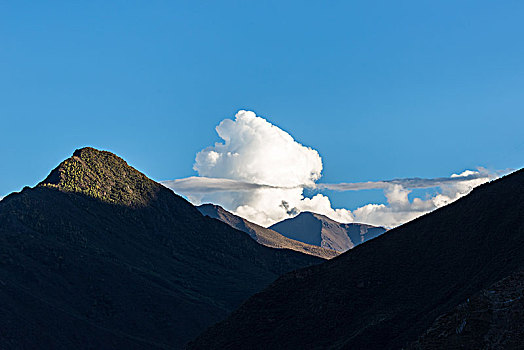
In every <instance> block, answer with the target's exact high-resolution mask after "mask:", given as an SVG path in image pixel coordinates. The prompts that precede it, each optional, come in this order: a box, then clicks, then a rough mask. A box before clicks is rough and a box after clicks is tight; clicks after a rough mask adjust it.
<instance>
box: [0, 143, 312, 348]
mask: <svg viewBox="0 0 524 350" xmlns="http://www.w3.org/2000/svg"><path fill="white" fill-rule="evenodd" d="M321 261H322V260H321V259H318V258H316V257H312V256H308V255H304V254H300V253H297V252H293V251H289V250H275V249H270V248H267V247H263V246H261V245H259V244H258V243H256V242H254V241H253V240H252V239H251V238H249V237H247V235H246V234H245V233H243V232H240V231H238V230H235V229H233V228H231V227H229V226H228V225H226V224H224V223H222V222H220V221H218V220H215V219H211V218H208V217H204V216H202V215H201V214H200V212H199V211H198V210H196V209H195V208H194V207H193V206H192V205H191V204H189V203H188V202H187V201H186V200H184V199H182V198H181V197H179V196H177V195H175V194H174V193H173V192H172V191H171V190H169V189H167V188H165V187H163V186H162V185H160V184H158V183H156V182H154V181H152V180H150V179H148V178H147V177H146V176H145V175H143V174H142V173H140V172H138V171H137V170H135V169H133V168H132V167H130V166H129V165H127V163H126V162H125V161H124V160H122V159H121V158H119V157H117V156H115V155H114V154H112V153H109V152H104V151H98V150H95V149H92V148H83V149H80V150H77V151H75V153H74V155H73V156H72V157H71V158H69V159H67V160H65V161H64V162H62V163H61V164H60V165H59V166H58V167H57V168H56V169H55V170H53V171H52V172H51V174H50V175H49V176H48V177H47V178H46V179H45V180H44V181H43V182H42V183H40V184H39V185H38V186H36V187H35V188H27V187H26V188H24V190H23V191H22V192H20V193H13V194H11V195H9V196H7V197H6V198H4V199H3V200H2V201H1V202H0V348H2V349H21V348H52V349H72V348H80V349H84V348H91V349H174V348H175V349H176V348H181V347H182V346H183V344H184V343H185V342H186V341H188V340H189V339H191V338H192V337H194V336H196V335H197V334H198V333H199V332H201V331H202V330H204V329H205V328H206V327H208V326H209V325H210V324H212V323H214V322H216V321H219V320H220V319H222V318H224V317H225V316H226V315H227V314H228V313H229V312H230V311H231V310H232V309H234V308H236V307H237V306H238V305H239V304H240V303H241V302H242V301H243V300H244V299H246V298H247V297H248V296H250V295H251V294H253V293H255V292H257V291H259V290H260V289H262V288H263V287H265V286H267V285H268V284H269V283H270V282H272V281H273V280H274V279H275V278H276V277H278V276H279V275H280V274H282V273H284V272H286V271H290V270H293V269H295V268H297V267H303V266H307V265H311V264H314V263H319V262H321Z"/></svg>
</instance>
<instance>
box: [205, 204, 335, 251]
mask: <svg viewBox="0 0 524 350" xmlns="http://www.w3.org/2000/svg"><path fill="white" fill-rule="evenodd" d="M197 209H198V210H199V211H200V212H201V213H202V214H203V215H207V216H209V217H212V218H215V219H218V220H220V221H223V222H225V223H226V224H228V225H229V226H231V227H234V228H236V229H237V230H240V231H243V232H246V233H247V234H249V236H250V237H251V238H253V239H254V240H255V241H257V242H258V243H260V244H263V245H265V246H268V247H272V248H284V249H291V250H296V251H298V252H302V253H305V254H310V255H314V256H318V257H321V258H324V259H331V258H334V257H335V256H337V255H338V254H339V253H338V252H336V251H335V250H332V249H327V248H321V247H320V246H316V245H311V244H306V243H303V242H301V241H300V240H294V239H290V238H288V237H285V236H283V235H282V234H280V233H278V232H276V231H273V230H271V229H268V228H265V227H262V226H260V225H257V224H255V223H252V222H250V221H248V220H246V219H244V218H241V217H240V216H237V215H235V214H233V213H230V212H229V211H227V210H225V209H224V208H222V207H221V206H219V205H215V204H202V205H200V206H198V207H197Z"/></svg>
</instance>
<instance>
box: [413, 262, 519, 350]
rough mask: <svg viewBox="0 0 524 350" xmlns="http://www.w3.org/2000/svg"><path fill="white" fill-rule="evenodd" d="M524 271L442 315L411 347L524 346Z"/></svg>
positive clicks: (420, 349)
mask: <svg viewBox="0 0 524 350" xmlns="http://www.w3.org/2000/svg"><path fill="white" fill-rule="evenodd" d="M523 347H524V272H522V271H521V272H518V273H515V274H513V275H511V276H509V277H506V278H504V279H503V280H501V281H499V282H497V283H495V284H494V285H492V286H490V287H489V288H488V289H484V290H482V291H481V292H480V293H477V294H476V295H474V296H472V297H471V298H468V299H467V300H466V301H465V302H464V303H462V304H460V305H459V306H457V307H456V308H455V309H453V311H451V312H449V313H447V314H445V315H442V316H440V317H439V318H437V320H436V321H435V322H434V323H433V325H432V326H431V328H430V329H428V330H427V331H426V333H425V334H424V335H423V336H422V337H421V338H420V339H419V340H418V341H416V342H414V343H413V344H411V346H410V347H409V348H408V349H409V350H440V349H486V350H488V349H515V350H517V349H522V348H523Z"/></svg>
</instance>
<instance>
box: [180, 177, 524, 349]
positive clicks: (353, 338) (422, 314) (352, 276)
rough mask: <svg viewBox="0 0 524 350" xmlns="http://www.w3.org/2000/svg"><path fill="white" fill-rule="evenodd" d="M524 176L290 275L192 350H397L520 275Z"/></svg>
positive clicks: (478, 191)
mask: <svg viewBox="0 0 524 350" xmlns="http://www.w3.org/2000/svg"><path fill="white" fill-rule="evenodd" d="M523 217H524V171H523V170H519V171H517V172H515V173H513V174H510V175H508V176H505V177H503V178H501V179H498V180H496V181H493V182H491V183H488V184H485V185H482V186H479V187H478V188H476V189H474V190H473V191H472V192H471V193H470V194H469V195H468V196H466V197H464V198H462V199H460V200H458V201H456V202H454V203H452V204H450V205H448V206H446V207H443V208H441V209H438V210H436V211H434V212H432V213H430V214H427V215H425V216H422V217H420V218H418V219H416V220H413V221H411V222H409V223H407V224H405V225H403V226H401V227H398V228H395V229H393V230H391V231H388V232H386V233H385V234H383V235H381V236H379V237H377V238H375V239H373V240H371V241H369V242H366V243H364V244H362V245H359V246H357V247H356V248H354V249H353V250H350V251H349V252H347V253H345V254H342V255H340V256H339V257H337V258H335V259H332V260H329V261H327V262H326V263H324V264H322V265H319V266H314V267H310V268H305V269H301V270H298V271H294V272H291V273H289V274H286V275H284V276H282V277H281V278H279V279H278V280H277V281H276V282H275V283H273V284H272V285H271V286H270V287H269V288H267V289H265V290H264V291H262V292H261V293H258V294H256V295H255V296H253V297H251V298H250V299H249V300H248V301H247V302H246V303H244V304H243V305H242V306H241V307H240V308H239V309H238V310H236V311H235V312H234V313H233V314H232V315H230V317H228V318H227V319H226V320H225V321H223V322H221V323H219V324H217V325H215V326H214V327H211V328H210V329H208V330H207V331H206V332H205V333H203V334H202V335H201V336H200V337H198V338H197V339H196V340H195V341H194V342H192V343H191V344H190V346H189V348H190V349H218V348H228V349H241V348H253V349H261V348H279V349H296V348H309V349H320V348H331V349H400V348H402V347H403V346H406V345H407V344H408V343H410V342H412V341H414V340H416V339H417V337H418V336H419V335H421V334H422V333H423V332H424V331H425V330H426V329H428V328H429V326H430V325H431V324H432V323H433V321H434V320H435V319H436V318H437V316H439V315H441V314H443V313H446V312H448V311H450V310H452V309H453V308H454V307H456V306H457V305H459V304H460V303H461V302H463V301H464V300H466V299H467V298H468V297H470V296H471V295H473V294H474V293H476V292H478V291H480V290H481V289H483V288H487V287H488V286H490V285H491V284H493V283H495V282H496V281H498V280H500V279H502V278H503V277H505V276H508V275H510V274H511V273H513V272H516V271H519V270H522V268H523V267H524V222H523V220H522V218H523Z"/></svg>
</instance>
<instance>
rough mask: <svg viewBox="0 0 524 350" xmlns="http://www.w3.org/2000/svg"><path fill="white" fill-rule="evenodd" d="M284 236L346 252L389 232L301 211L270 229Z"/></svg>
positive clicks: (380, 228)
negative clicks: (343, 222)
mask: <svg viewBox="0 0 524 350" xmlns="http://www.w3.org/2000/svg"><path fill="white" fill-rule="evenodd" d="M269 228H270V229H272V230H274V231H277V232H278V233H280V234H282V235H283V236H285V237H288V238H290V239H294V240H297V241H300V242H304V243H307V244H312V245H316V246H319V247H323V248H327V249H332V250H336V251H338V252H345V251H347V250H349V249H352V248H354V247H356V246H357V245H359V244H361V243H363V242H365V241H368V240H370V239H372V238H375V237H378V236H379V235H381V234H383V233H384V232H386V229H385V228H383V227H377V226H372V225H367V224H359V223H350V224H342V223H340V222H337V221H335V220H332V219H330V218H328V217H327V216H324V215H321V214H317V213H312V212H307V211H305V212H301V213H300V214H298V215H297V216H295V217H293V218H290V219H286V220H283V221H281V222H277V223H276V224H274V225H272V226H270V227H269Z"/></svg>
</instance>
